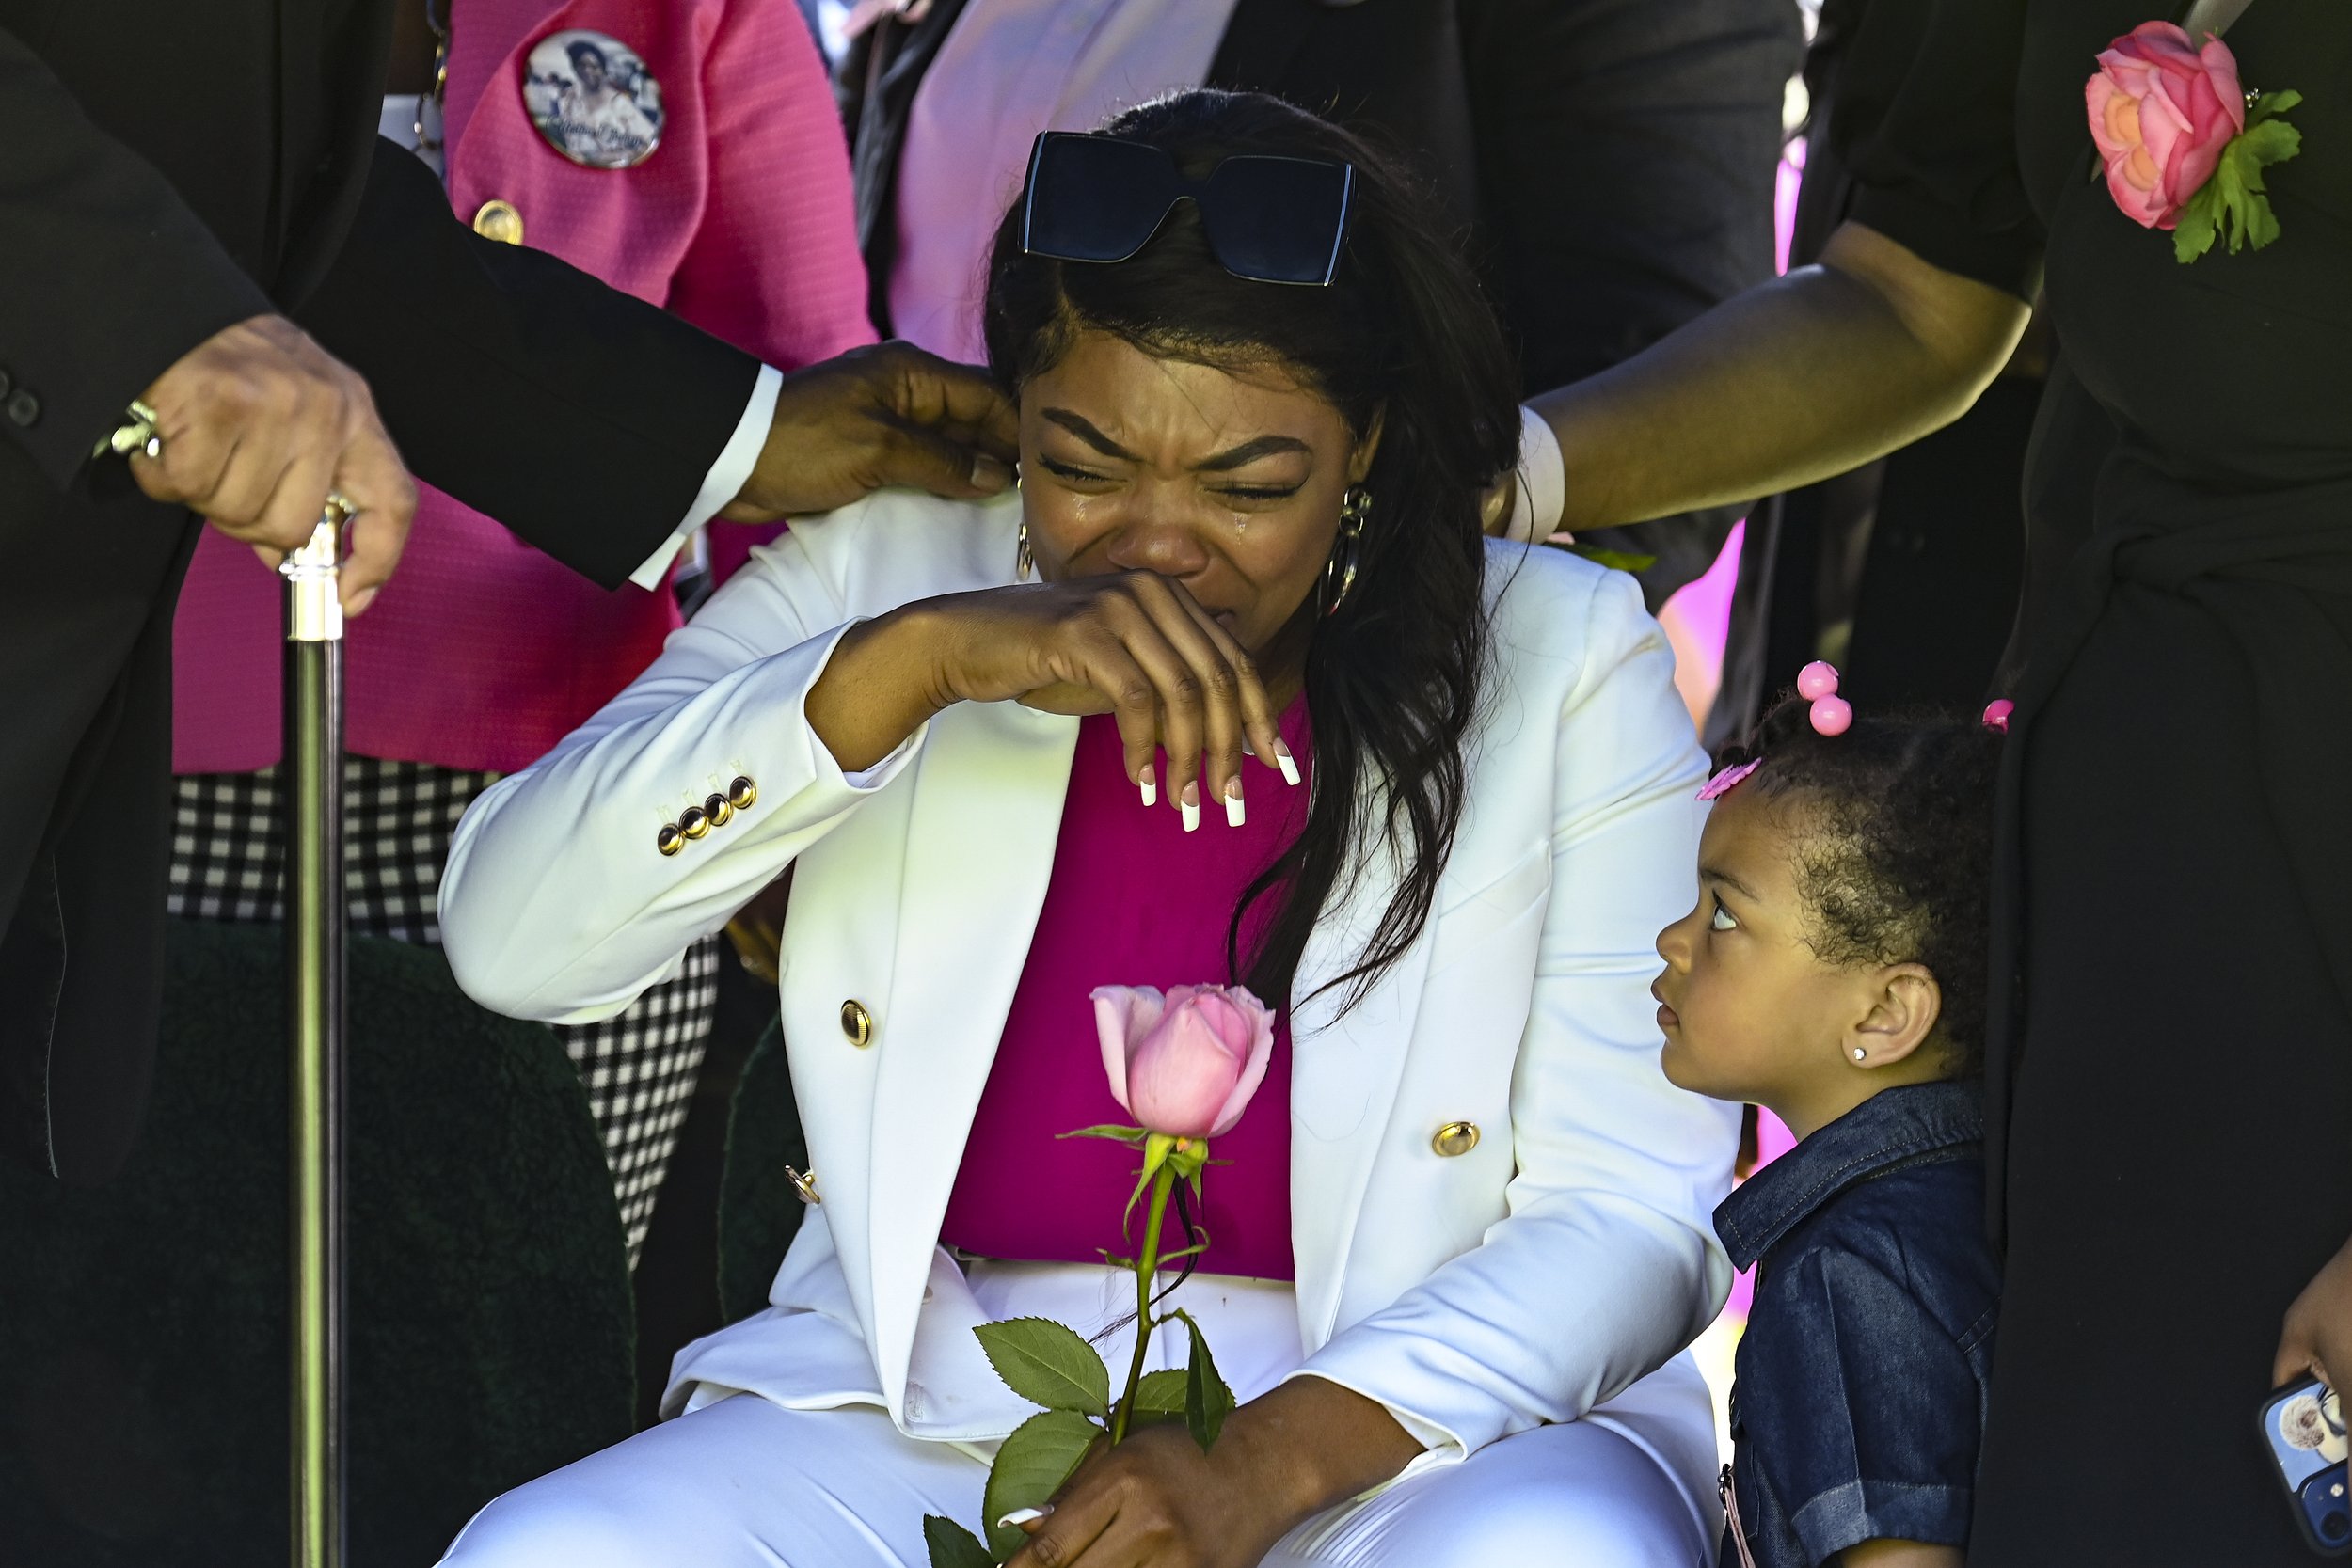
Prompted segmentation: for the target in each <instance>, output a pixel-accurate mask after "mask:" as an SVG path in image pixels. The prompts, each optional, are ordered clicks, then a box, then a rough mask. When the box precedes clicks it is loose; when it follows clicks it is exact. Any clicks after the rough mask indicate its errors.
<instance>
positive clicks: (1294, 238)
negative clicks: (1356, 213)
mask: <svg viewBox="0 0 2352 1568" xmlns="http://www.w3.org/2000/svg"><path fill="white" fill-rule="evenodd" d="M1354 177H1355V176H1354V171H1353V170H1352V169H1350V168H1349V167H1348V166H1346V165H1345V164H1336V163H1325V162H1322V161H1320V160H1309V159H1305V158H1271V157H1259V156H1255V155H1247V156H1242V157H1236V158H1228V159H1226V160H1225V161H1224V162H1223V163H1222V164H1219V165H1218V166H1217V167H1216V172H1215V173H1214V174H1212V175H1211V176H1210V177H1209V184H1208V190H1207V192H1206V193H1205V194H1204V197H1203V198H1202V200H1201V203H1200V206H1201V217H1202V219H1203V220H1204V221H1205V223H1206V224H1207V226H1208V230H1209V244H1210V245H1211V246H1212V247H1214V248H1215V250H1216V258H1217V260H1218V261H1222V262H1224V263H1225V267H1226V270H1227V271H1229V272H1234V273H1239V274H1240V275H1241V276H1242V277H1254V278H1258V279H1260V280H1261V281H1263V282H1267V283H1328V282H1329V281H1330V280H1331V274H1332V271H1333V269H1334V268H1335V267H1336V266H1337V265H1338V262H1339V251H1340V241H1341V239H1342V238H1343V236H1344V235H1345V233H1346V231H1347V203H1348V197H1349V192H1350V187H1351V184H1352V182H1353V180H1354Z"/></svg>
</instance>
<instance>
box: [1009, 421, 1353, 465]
mask: <svg viewBox="0 0 2352 1568" xmlns="http://www.w3.org/2000/svg"><path fill="white" fill-rule="evenodd" d="M1039 412H1040V416H1041V418H1043V419H1046V420H1051V421H1052V422H1054V423H1055V424H1057V425H1059V426H1061V428H1062V429H1064V430H1066V431H1068V432H1070V434H1071V435H1073V436H1076V437H1077V438H1078V439H1079V440H1081V441H1084V442H1085V443H1086V444H1087V445H1088V446H1089V447H1092V448H1093V449H1094V450H1095V451H1099V452H1101V453H1102V454H1103V455H1104V456H1105V457H1115V458H1118V459H1119V460H1120V462H1122V463H1140V462H1142V461H1143V459H1142V458H1140V457H1138V456H1136V454H1135V453H1134V452H1132V451H1128V450H1127V449H1126V448H1125V447H1122V446H1120V444H1119V443H1118V442H1116V441H1114V440H1112V439H1111V438H1110V437H1109V436H1105V435H1104V434H1103V433H1102V432H1101V431H1100V430H1098V429H1096V428H1095V426H1094V423H1093V421H1092V420H1089V419H1087V418H1086V416H1084V415H1083V414H1073V413H1072V412H1071V411H1070V410H1069V409H1067V408H1046V409H1041V410H1040V411H1039ZM1294 451H1295V452H1303V453H1305V454H1307V455H1308V456H1310V457H1311V456H1313V455H1314V449H1313V448H1312V447H1311V446H1309V445H1308V444H1307V443H1306V442H1304V441H1302V440H1300V439H1298V437H1296V436H1258V437H1257V438H1256V439H1254V440H1249V441H1244V442H1243V443H1242V444H1241V445H1239V446H1237V447H1230V448H1228V449H1226V450H1225V451H1220V452H1218V453H1216V455H1215V456H1213V457H1206V458H1203V459H1201V461H1200V462H1198V463H1196V464H1194V465H1193V470H1194V471H1195V472H1196V473H1208V474H1221V473H1230V472H1231V471H1232V470H1233V469H1235V468H1240V467H1248V465H1250V464H1252V463H1255V462H1257V461H1258V459H1260V458H1262V457H1274V456H1278V455H1279V454H1281V453H1284V452H1294Z"/></svg>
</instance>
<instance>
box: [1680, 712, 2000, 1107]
mask: <svg viewBox="0 0 2352 1568" xmlns="http://www.w3.org/2000/svg"><path fill="white" fill-rule="evenodd" d="M1810 709H1811V704H1809V703H1808V702H1806V701H1805V700H1804V698H1802V697H1799V696H1797V695H1795V694H1794V693H1786V694H1784V695H1783V696H1782V697H1781V699H1780V700H1779V701H1778V702H1777V703H1776V704H1774V705H1773V706H1772V710H1771V711H1770V712H1768V713H1767V714H1765V716H1764V718H1763V720H1762V721H1761V722H1760V723H1758V724H1757V726H1756V735H1755V736H1754V738H1753V739H1752V740H1751V741H1749V743H1748V744H1746V745H1744V746H1734V747H1730V748H1727V749H1726V750H1725V752H1724V755H1723V756H1722V757H1721V758H1719V759H1718V762H1719V765H1721V766H1726V767H1736V766H1738V765H1740V764H1741V763H1744V762H1750V761H1757V762H1760V763H1761V766H1760V767H1758V768H1756V772H1755V773H1754V774H1753V775H1751V776H1750V777H1749V778H1748V779H1747V781H1746V782H1745V783H1743V784H1741V785H1740V787H1741V788H1742V789H1754V790H1758V791H1760V792H1762V793H1763V794H1764V795H1766V796H1767V797H1770V798H1774V799H1778V800H1785V801H1787V802H1788V803H1789V804H1791V805H1793V806H1796V807H1797V808H1799V809H1798V811H1797V812H1796V813H1795V814H1794V815H1793V820H1794V821H1795V822H1796V823H1797V824H1798V831H1797V848H1796V866H1795V870H1796V880H1797V892H1798V895H1799V896H1800V897H1801V898H1803V899H1804V903H1805V906H1806V909H1807V911H1808V913H1809V914H1810V915H1811V917H1812V918H1811V921H1810V925H1811V929H1810V931H1809V932H1808V933H1807V941H1808V942H1809V943H1810V945H1811V946H1812V948H1813V950H1814V951H1815V952H1816V953H1817V954H1819V955H1820V958H1821V960H1822V961H1823V962H1825V963H1832V964H1840V965H1850V964H1894V963H1919V964H1924V965H1926V966H1927V968H1928V970H1929V971H1930V972H1931V974H1934V976H1935V979H1936V984H1937V986H1938V987H1939V988H1941V990H1942V991H1943V993H1944V1010H1943V1016H1942V1017H1941V1019H1940V1020H1939V1021H1938V1022H1937V1024H1936V1029H1935V1034H1934V1036H1933V1037H1932V1038H1933V1041H1934V1043H1936V1045H1937V1046H1938V1047H1939V1048H1940V1049H1941V1050H1942V1052H1943V1053H1944V1061H1945V1066H1946V1069H1947V1071H1949V1072H1950V1073H1951V1075H1952V1076H1954V1077H1963V1078H1964V1077H1971V1076H1974V1075H1975V1074H1977V1073H1979V1072H1981V1071H1982V1070H1983V1067H1984V1031H1985V992H1986V984H1987V980H1988V977H1989V968H1990V958H1989V947H1990V938H1989V936H1988V933H1987V922H1988V920H1989V919H1990V907H1991V898H1992V892H1991V890H1992V866H1993V800H1994V783H1995V781H1996V779H1997V778H1998V776H1999V771H2000V759H2001V735H2000V732H1998V731H1996V730H1993V729H1991V728H1988V727H1987V726H1986V725H1985V724H1984V723H1983V722H1982V721H1980V720H1978V719H1976V718H1974V717H1972V716H1968V715H1963V714H1961V713H1957V712H1954V711H1951V710H1948V709H1937V708H1906V709H1899V710H1897V711H1895V712H1892V713H1886V714H1872V715H1867V716H1866V715H1864V714H1861V713H1857V714H1855V715H1854V720H1853V724H1852V727H1851V728H1850V729H1848V730H1847V731H1846V732H1845V733H1844V734H1843V735H1837V736H1824V735H1821V734H1819V733H1818V732H1816V731H1815V730H1814V728H1813V725H1812V722H1811V720H1810V717H1809V713H1810Z"/></svg>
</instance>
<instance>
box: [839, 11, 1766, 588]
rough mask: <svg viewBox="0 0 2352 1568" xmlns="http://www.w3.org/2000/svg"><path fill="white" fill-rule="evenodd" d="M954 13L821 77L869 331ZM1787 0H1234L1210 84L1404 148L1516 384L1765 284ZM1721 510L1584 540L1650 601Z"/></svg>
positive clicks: (866, 39)
mask: <svg viewBox="0 0 2352 1568" xmlns="http://www.w3.org/2000/svg"><path fill="white" fill-rule="evenodd" d="M964 5H965V0H933V3H932V5H931V7H930V10H929V11H928V12H927V13H925V15H924V16H923V17H922V19H921V20H920V21H918V22H916V23H915V24H914V25H912V26H908V25H905V24H899V23H898V22H897V21H895V20H889V19H885V20H884V21H882V22H881V23H879V24H876V26H875V27H874V28H873V29H872V30H871V31H870V32H868V33H866V35H864V36H863V37H862V38H860V39H859V40H858V41H857V43H856V44H855V45H854V46H853V47H852V48H851V50H850V54H849V55H848V56H847V57H846V58H844V59H843V61H842V63H841V68H840V71H839V72H838V75H837V79H836V86H837V88H838V91H839V95H840V98H841V102H842V109H843V114H844V117H845V119H847V120H848V123H849V127H850V145H851V149H852V160H853V163H854V165H855V170H856V177H857V202H858V238H859V241H860V243H861V244H862V245H864V247H865V250H866V270H867V274H868V276H869V277H870V278H871V279H872V290H873V293H872V296H871V303H872V310H873V314H874V320H875V323H876V325H878V326H880V327H881V328H882V330H883V331H884V332H885V333H887V332H888V330H889V279H890V269H891V265H892V263H893V261H894V260H895V258H896V254H897V212H898V188H897V182H898V157H899V152H900V150H901V148H902V147H903V145H904V142H905V135H906V124H907V117H908V113H909V111H910V109H911V108H912V106H913V104H914V93H915V89H916V88H917V87H919V86H920V85H921V83H922V79H923V77H924V75H925V73H926V72H928V71H930V66H931V62H932V61H933V59H935V58H936V57H937V55H938V53H939V46H940V44H941V42H942V41H943V40H945V39H946V36H947V33H948V31H949V29H951V28H953V27H954V26H955V25H956V24H957V22H958V20H959V19H960V18H961V15H962V13H963V9H964ZM1803 60H1804V29H1803V26H1802V24H1801V23H1800V21H1799V18H1798V12H1797V8H1796V7H1795V5H1794V4H1793V3H1792V0H1359V3H1356V4H1328V3H1326V0H1238V4H1236V5H1235V6H1234V8H1233V15H1232V21H1231V22H1230V23H1229V24H1227V27H1226V32H1225V36H1224V38H1223V39H1222V40H1220V41H1219V44H1218V48H1217V52H1216V59H1215V61H1214V62H1213V63H1212V64H1211V66H1210V68H1209V79H1208V82H1207V84H1206V85H1207V86H1210V87H1228V88H1234V89H1254V90H1257V91H1261V92H1269V93H1273V94H1275V95H1276V96H1278V97H1281V98H1285V99H1287V100H1289V101H1290V102H1292V103H1296V104H1299V105H1300V106H1301V107H1304V108H1309V109H1312V110H1314V111H1316V112H1317V113H1320V114H1324V115H1327V116H1328V117H1330V118H1333V119H1339V120H1341V121H1343V123H1346V124H1348V125H1350V126H1352V127H1354V128H1356V129H1358V130H1359V131H1364V132H1368V133H1369V134H1371V135H1374V136H1375V138H1377V139H1378V140H1379V141H1380V142H1381V143H1382V144H1384V145H1386V146H1389V147H1391V148H1401V149H1405V150H1409V151H1411V152H1413V153H1415V154H1417V155H1418V156H1419V158H1420V159H1421V161H1422V166H1423V168H1424V169H1425V170H1426V171H1427V172H1428V173H1429V174H1430V175H1431V176H1432V178H1433V179H1434V181H1435V182H1436V184H1437V186H1438V191H1439V193H1440V195H1441V196H1442V197H1443V198H1445V199H1446V200H1447V201H1448V202H1449V203H1450V204H1451V206H1452V208H1453V213H1454V217H1455V219H1456V220H1457V221H1458V222H1459V223H1460V225H1461V226H1462V228H1463V230H1465V232H1466V234H1467V235H1468V237H1469V243H1470V248H1471V253H1472V255H1473V257H1474V258H1475V259H1476V261H1478V263H1479V266H1480V270H1481V272H1482V273H1483V275H1484V277H1485V278H1486V282H1487V285H1488V287H1489V289H1490V290H1491V291H1492V293H1493V295H1494V297H1495V299H1496V300H1497V302H1498V303H1499V305H1500V306H1501V308H1502V316H1503V322H1504V325H1505V327H1506V328H1507V329H1508V330H1509V332H1510V334H1511V336H1512V339H1513V341H1514V342H1515V343H1516V345H1517V347H1518V354H1519V361H1520V369H1521V374H1522V377H1523V380H1524V383H1525V387H1526V389H1527V390H1528V391H1529V392H1531V393H1533V392H1538V391H1543V390H1546V389H1548V388H1553V387H1558V386H1562V385H1565V383H1568V382H1571V381H1576V380H1579V379H1581V378H1582V377H1584V376H1588V375H1591V374H1592V373H1594V372H1597V371H1600V370H1605V369H1607V368H1608V367H1609V366H1611V365H1613V364H1615V363H1617V362H1618V361H1619V360H1621V359H1624V358H1626V357H1628V356H1630V355H1632V354H1634V353H1635V352H1636V351H1638V350H1640V349H1642V348H1644V347H1645V346H1647V345H1648V344H1649V343H1651V342H1653V341H1656V340H1657V339H1659V338H1661V337H1663V336H1665V335H1666V334H1667V333H1668V332H1671V331H1672V330H1674V328H1676V327H1677V326H1679V325H1682V324H1683V323H1684V322H1686V321H1688V320H1690V319H1691V318H1692V317H1693V316H1695V315H1698V314H1699V313H1700V312H1701V311H1703V310H1705V309H1708V307H1709V306H1711V305H1714V304H1716V303H1717V302H1718V301H1721V300H1723V299H1725V298H1728V297H1729V296H1730V295H1732V294H1734V293H1739V292H1740V290H1742V289H1744V288H1747V287H1748V286H1750V285H1751V284H1755V283H1758V282H1761V281H1763V280H1764V279H1765V278H1767V277H1771V276H1772V198H1773V190H1774V176H1775V169H1776V167H1777V166H1778V162H1779V157H1780V144H1781V104H1782V100H1783V97H1784V94H1785V92H1786V89H1787V84H1788V78H1789V77H1790V76H1791V75H1792V74H1794V73H1795V72H1796V71H1797V70H1798V68H1799V66H1800V65H1801V64H1802V63H1803ZM1741 510H1742V509H1741V508H1738V507H1725V508H1720V509H1718V510H1716V511H1713V512H1709V513H1702V514H1696V515H1692V516H1688V517H1676V518H1667V519H1662V520H1661V521H1659V522H1654V523H1645V524H1641V525H1638V526H1637V527H1635V528H1631V529H1618V530H1609V531H1603V532H1600V533H1595V534H1592V535H1589V536H1588V542H1590V543H1594V544H1598V545H1602V546H1607V547H1611V548H1615V549H1622V550H1626V551H1629V552H1632V553H1638V554H1644V555H1655V556H1657V557H1658V564H1657V565H1656V566H1655V567H1653V568H1652V569H1650V570H1649V571H1647V572H1645V573H1643V574H1642V578H1643V587H1644V591H1645V594H1646V595H1647V597H1648V599H1649V602H1650V608H1651V609H1652V610H1656V609H1657V608H1658V607H1659V606H1660V605H1661V604H1663V603H1664V602H1665V599H1666V596H1667V595H1668V594H1671V593H1672V592H1673V591H1674V590H1675V589H1676V588H1678V587H1680V586H1681V585H1682V584H1683V583H1685V582H1688V581H1689V580H1690V579H1691V578H1694V577H1696V576H1698V575H1699V574H1700V573H1701V572H1703V571H1705V570H1706V569H1707V568H1708V565H1710V564H1711V563H1712V562H1713V561H1714V559H1715V555H1716V552H1717V551H1718V550H1719V549H1721V547H1722V546H1723V541H1724V535H1725V534H1726V533H1728V532H1729V531H1730V528H1731V525H1732V523H1733V522H1734V521H1735V520H1737V518H1738V517H1739V515H1740V511H1741Z"/></svg>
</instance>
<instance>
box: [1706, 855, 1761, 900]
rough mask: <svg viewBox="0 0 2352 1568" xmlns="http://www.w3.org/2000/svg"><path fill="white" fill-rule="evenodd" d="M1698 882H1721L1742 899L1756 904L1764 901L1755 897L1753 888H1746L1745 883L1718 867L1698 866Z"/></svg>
mask: <svg viewBox="0 0 2352 1568" xmlns="http://www.w3.org/2000/svg"><path fill="white" fill-rule="evenodd" d="M1699 880H1700V881H1702V882H1721V883H1723V884H1724V886H1725V887H1727V888H1729V889H1731V891H1732V892H1734V893H1736V894H1738V895H1740V897H1742V898H1746V899H1750V900H1752V901H1754V902H1756V903H1758V904H1760V903H1762V902H1763V901H1764V900H1763V899H1761V898H1759V897H1757V896H1756V890H1755V889H1754V888H1752V887H1750V886H1748V884H1747V883H1745V882H1743V881H1741V880H1740V879H1739V878H1737V877H1735V876H1733V875H1732V874H1731V873H1730V872H1728V871H1725V870H1724V868H1723V867H1722V866H1720V865H1702V866H1700V867H1699Z"/></svg>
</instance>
